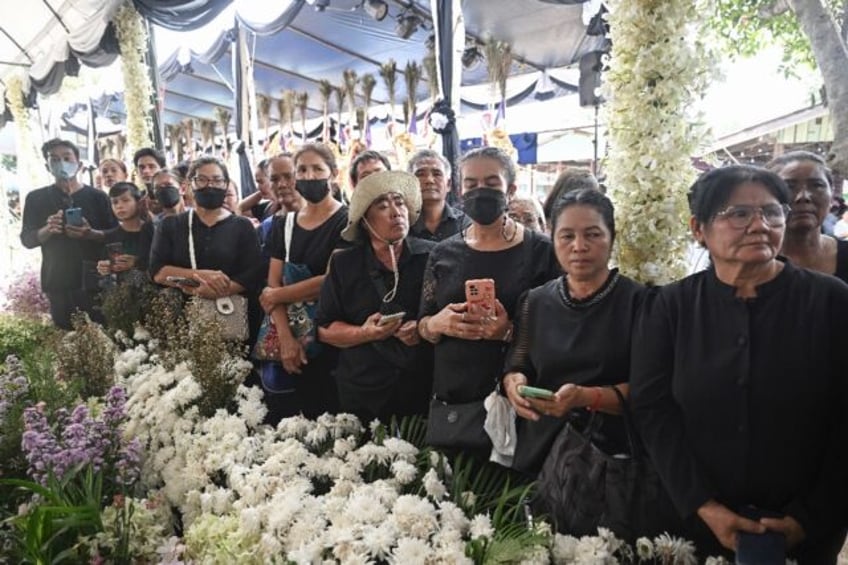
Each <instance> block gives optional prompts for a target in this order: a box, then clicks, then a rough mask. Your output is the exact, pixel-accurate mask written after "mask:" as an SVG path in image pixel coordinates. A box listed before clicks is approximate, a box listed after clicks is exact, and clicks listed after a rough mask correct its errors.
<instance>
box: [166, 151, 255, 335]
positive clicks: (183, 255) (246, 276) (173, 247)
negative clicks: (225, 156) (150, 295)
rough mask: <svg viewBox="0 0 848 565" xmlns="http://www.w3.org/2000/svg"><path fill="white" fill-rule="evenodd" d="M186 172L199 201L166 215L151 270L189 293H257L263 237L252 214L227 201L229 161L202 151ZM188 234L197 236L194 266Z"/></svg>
mask: <svg viewBox="0 0 848 565" xmlns="http://www.w3.org/2000/svg"><path fill="white" fill-rule="evenodd" d="M188 178H189V180H190V181H191V183H192V188H193V190H194V198H195V204H196V207H195V208H194V209H193V210H189V211H188V212H183V213H181V214H177V215H174V216H167V217H165V218H163V219H162V222H161V223H160V224H159V227H158V228H157V229H156V234H155V236H154V238H153V245H152V249H151V252H150V275H151V276H152V277H153V280H154V281H156V282H157V283H158V284H161V285H165V286H172V287H176V288H179V289H180V290H182V291H183V293H185V294H187V295H197V296H200V297H202V298H213V299H214V298H222V297H224V296H232V295H235V294H242V295H245V296H247V297H248V298H255V295H256V292H257V290H258V285H259V283H260V281H261V279H262V259H261V257H260V255H259V240H258V239H257V236H256V231H255V230H254V229H253V225H252V224H251V223H250V220H248V219H247V218H241V217H238V216H235V215H234V214H232V213H231V212H229V211H227V210H226V209H224V207H223V205H224V199H225V198H226V195H227V183H228V182H229V180H230V179H229V174H228V173H227V167H226V165H224V163H223V162H221V161H220V160H219V159H217V158H215V157H201V158H199V159H197V160H195V161H194V162H193V163H192V164H191V167H190V168H189V171H188ZM192 215H193V217H191V218H190V216H192ZM190 219H191V236H189V220H190ZM189 237H192V238H193V241H194V253H195V258H196V261H197V268H196V269H193V268H192V267H191V255H190V250H189ZM169 277H173V278H171V279H170V280H169ZM178 279H191V280H192V281H196V282H197V283H198V285H199V286H189V285H186V284H180V283H177V282H173V281H175V280H178ZM251 310H254V309H251ZM256 325H257V324H252V325H251V327H254V326H256Z"/></svg>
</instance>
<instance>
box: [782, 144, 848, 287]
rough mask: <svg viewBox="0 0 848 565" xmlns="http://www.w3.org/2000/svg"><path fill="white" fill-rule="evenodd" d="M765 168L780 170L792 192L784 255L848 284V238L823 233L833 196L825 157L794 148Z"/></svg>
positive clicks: (803, 265)
mask: <svg viewBox="0 0 848 565" xmlns="http://www.w3.org/2000/svg"><path fill="white" fill-rule="evenodd" d="M766 167H767V168H768V169H769V170H771V171H774V172H775V173H777V174H778V176H780V178H782V179H783V180H784V181H785V182H786V184H787V186H788V187H789V190H790V192H791V193H792V198H791V206H792V211H791V212H790V214H789V218H788V219H787V221H786V236H785V237H784V238H783V248H782V249H781V252H782V254H783V255H785V256H786V258H787V259H789V260H790V261H792V262H793V263H795V264H796V265H798V266H799V267H804V268H806V269H812V270H814V271H819V272H822V273H826V274H828V275H833V276H835V277H837V278H840V279H842V280H843V281H845V282H846V283H848V241H841V240H837V239H836V238H834V237H832V236H829V235H825V234H823V233H822V224H823V223H824V220H825V218H827V215H828V213H829V212H830V204H831V201H832V199H833V175H832V174H831V172H830V169H828V168H827V165H826V164H825V162H824V159H822V158H821V157H819V156H818V155H816V154H815V153H810V152H808V151H791V152H789V153H786V154H784V155H781V156H780V157H778V158H776V159H774V160H773V161H771V162H770V163H769V164H768V165H767V166H766Z"/></svg>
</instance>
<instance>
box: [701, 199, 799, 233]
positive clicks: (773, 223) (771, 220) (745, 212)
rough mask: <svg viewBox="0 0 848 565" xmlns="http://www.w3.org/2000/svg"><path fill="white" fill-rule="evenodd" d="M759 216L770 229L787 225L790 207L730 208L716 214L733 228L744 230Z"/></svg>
mask: <svg viewBox="0 0 848 565" xmlns="http://www.w3.org/2000/svg"><path fill="white" fill-rule="evenodd" d="M757 214H759V215H760V217H761V218H762V219H763V221H764V222H765V223H766V225H768V226H769V227H770V228H777V227H780V226H783V225H786V216H787V215H789V206H788V205H786V204H767V205H765V206H746V205H739V206H730V207H729V208H727V209H726V210H722V211H721V212H718V213H717V214H716V217H717V218H722V219H723V220H726V221H727V223H728V224H730V226H731V227H733V228H735V229H738V230H742V229H745V228H747V227H748V226H750V225H751V223H752V222H753V221H754V216H756V215H757Z"/></svg>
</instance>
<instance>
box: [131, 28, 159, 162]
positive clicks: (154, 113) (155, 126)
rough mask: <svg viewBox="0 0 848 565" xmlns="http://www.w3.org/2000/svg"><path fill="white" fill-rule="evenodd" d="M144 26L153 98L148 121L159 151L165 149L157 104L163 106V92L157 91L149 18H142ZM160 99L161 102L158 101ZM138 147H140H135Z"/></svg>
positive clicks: (157, 76) (146, 59)
mask: <svg viewBox="0 0 848 565" xmlns="http://www.w3.org/2000/svg"><path fill="white" fill-rule="evenodd" d="M144 27H145V28H146V31H147V53H146V54H145V57H144V58H145V63H147V72H148V74H149V75H150V85H151V86H152V89H151V90H152V94H153V100H151V101H150V123H151V126H152V130H153V131H151V132H150V133H151V134H152V135H153V146H154V147H155V148H156V149H159V150H160V151H164V150H165V136H164V134H163V132H162V116H161V114H160V111H161V110H160V108H159V105H160V104H161V105H162V107H163V108H164V105H165V102H164V98H165V93H164V91H162V93H161V94H162V96H161V97H160V96H159V94H160V91H159V63H158V61H157V60H156V37H155V32H154V28H153V24H152V23H151V22H150V20H149V19H147V18H144ZM160 100H162V102H160ZM136 149H140V147H136Z"/></svg>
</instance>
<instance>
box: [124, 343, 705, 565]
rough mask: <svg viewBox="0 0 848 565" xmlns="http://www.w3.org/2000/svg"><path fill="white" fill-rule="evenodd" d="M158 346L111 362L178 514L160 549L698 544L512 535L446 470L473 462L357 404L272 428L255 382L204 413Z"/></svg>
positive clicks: (541, 532)
mask: <svg viewBox="0 0 848 565" xmlns="http://www.w3.org/2000/svg"><path fill="white" fill-rule="evenodd" d="M154 351H155V344H153V343H152V342H150V341H148V342H147V343H140V344H136V345H135V346H134V347H131V348H129V349H127V350H126V351H124V352H123V353H121V354H120V355H119V356H118V358H117V360H116V368H118V370H117V373H118V375H119V380H120V381H121V384H122V385H123V386H125V387H126V389H127V391H128V394H129V399H128V401H127V413H128V416H129V419H130V422H129V425H128V428H127V429H128V432H129V433H131V434H132V435H134V436H135V437H137V438H138V439H139V440H140V441H141V442H142V444H143V446H144V451H145V457H144V459H143V471H142V483H143V486H144V487H145V488H146V490H147V493H148V497H149V498H156V499H158V500H162V501H163V502H162V506H163V507H168V506H170V507H173V508H175V509H177V511H178V512H179V514H180V516H181V518H182V524H183V527H184V537H183V539H182V540H178V539H174V538H171V539H167V538H166V537H165V536H166V535H167V532H166V533H161V532H160V533H159V534H158V536H157V537H156V539H157V540H158V542H159V544H158V546H157V549H156V550H155V552H156V554H157V555H158V556H160V558H161V560H162V561H163V562H167V563H180V562H182V561H185V562H197V563H217V562H223V561H227V562H233V561H234V562H238V563H275V562H278V563H282V562H293V563H304V564H312V563H326V562H340V563H375V562H387V563H404V564H406V563H427V564H463V565H465V564H470V563H478V562H480V561H481V560H482V559H487V558H489V557H488V556H489V552H496V551H498V549H499V548H500V547H510V549H509V551H511V552H512V554H515V552H516V548H518V554H519V555H520V557H519V559H518V561H509V562H521V563H526V564H528V565H530V564H544V563H614V562H618V561H626V560H627V559H628V558H629V559H630V561H631V562H640V563H642V562H644V563H652V562H654V560H659V559H660V558H662V562H663V563H674V564H677V565H687V564H688V563H691V562H692V561H691V559H694V553H693V551H694V548H692V546H691V544H688V543H687V542H684V541H683V540H677V539H674V538H670V537H668V536H661V537H659V538H656V539H655V540H647V539H644V540H639V543H638V544H637V547H636V550H635V551H634V550H633V549H632V548H630V547H629V546H627V545H626V544H625V543H624V542H622V541H621V540H618V539H616V538H615V536H614V535H613V534H612V533H611V532H609V531H607V530H600V531H599V532H598V535H597V536H589V537H584V538H580V539H576V538H571V537H568V536H561V535H556V536H554V535H552V533H551V530H550V526H549V525H548V524H546V523H545V522H538V523H537V524H536V525H535V526H533V527H532V528H529V529H528V528H527V526H525V525H522V526H521V527H522V528H523V529H522V530H521V531H523V532H524V534H523V537H519V538H515V539H512V538H509V539H508V540H506V541H505V539H504V538H503V536H504V534H503V533H499V531H498V526H497V524H496V523H495V522H494V521H493V520H494V519H493V516H491V515H489V514H488V513H486V512H485V511H483V512H481V511H479V510H473V509H474V508H477V506H476V505H477V504H480V503H481V501H482V500H485V499H486V498H487V497H478V496H477V495H476V494H475V493H474V492H472V491H471V490H467V489H465V488H462V487H460V488H458V489H457V488H456V485H455V484H453V483H452V481H454V480H455V479H456V478H457V477H460V476H462V475H463V474H465V473H467V469H464V468H462V467H459V468H458V470H457V472H456V474H455V473H454V471H453V469H452V468H451V465H450V464H448V462H447V461H446V459H445V458H444V456H442V455H440V454H438V453H437V452H434V451H429V452H427V451H425V452H424V453H422V452H421V450H420V449H419V448H418V447H416V446H415V445H413V444H412V443H410V442H408V441H405V440H404V439H401V438H400V437H397V436H396V435H395V434H394V433H388V431H387V429H386V427H385V426H384V425H383V424H381V423H379V422H372V423H371V424H369V426H368V430H366V428H365V427H364V426H363V425H362V424H361V423H360V422H359V421H358V420H357V419H356V418H355V417H353V416H351V415H349V414H340V415H337V416H331V415H327V414H325V415H323V416H321V417H319V418H317V419H316V420H308V419H306V418H303V417H300V416H297V417H293V418H287V419H284V420H282V421H281V422H280V423H279V424H278V425H277V427H276V428H270V427H268V426H265V425H262V424H261V422H262V419H263V418H264V416H265V407H264V405H263V403H262V391H261V390H260V389H258V388H252V387H251V388H248V387H245V386H239V387H238V389H237V393H236V398H235V403H234V405H235V409H234V412H233V413H229V412H227V411H225V410H218V411H217V412H216V413H215V414H214V415H213V416H212V417H210V418H204V417H202V416H201V415H200V412H199V409H198V403H199V401H200V398H201V396H202V394H203V390H202V388H201V387H200V385H199V384H198V383H197V382H196V381H195V379H194V377H193V376H192V374H191V371H190V369H189V366H188V365H187V364H186V363H181V364H178V365H177V366H176V367H175V368H174V369H173V370H171V371H167V370H165V369H164V368H163V367H162V366H161V365H159V361H158V358H157V356H156V354H155V353H153V352H154ZM237 370H239V369H238V367H237V364H235V363H233V371H237ZM366 437H370V438H371V440H370V441H365V439H366ZM456 464H457V465H461V463H456ZM509 535H511V534H509ZM145 551H146V553H147V554H148V555H149V554H151V553H152V552H153V546H152V545H151V544H150V543H148V545H147V546H145ZM637 556H638V557H637ZM636 559H639V561H636Z"/></svg>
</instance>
